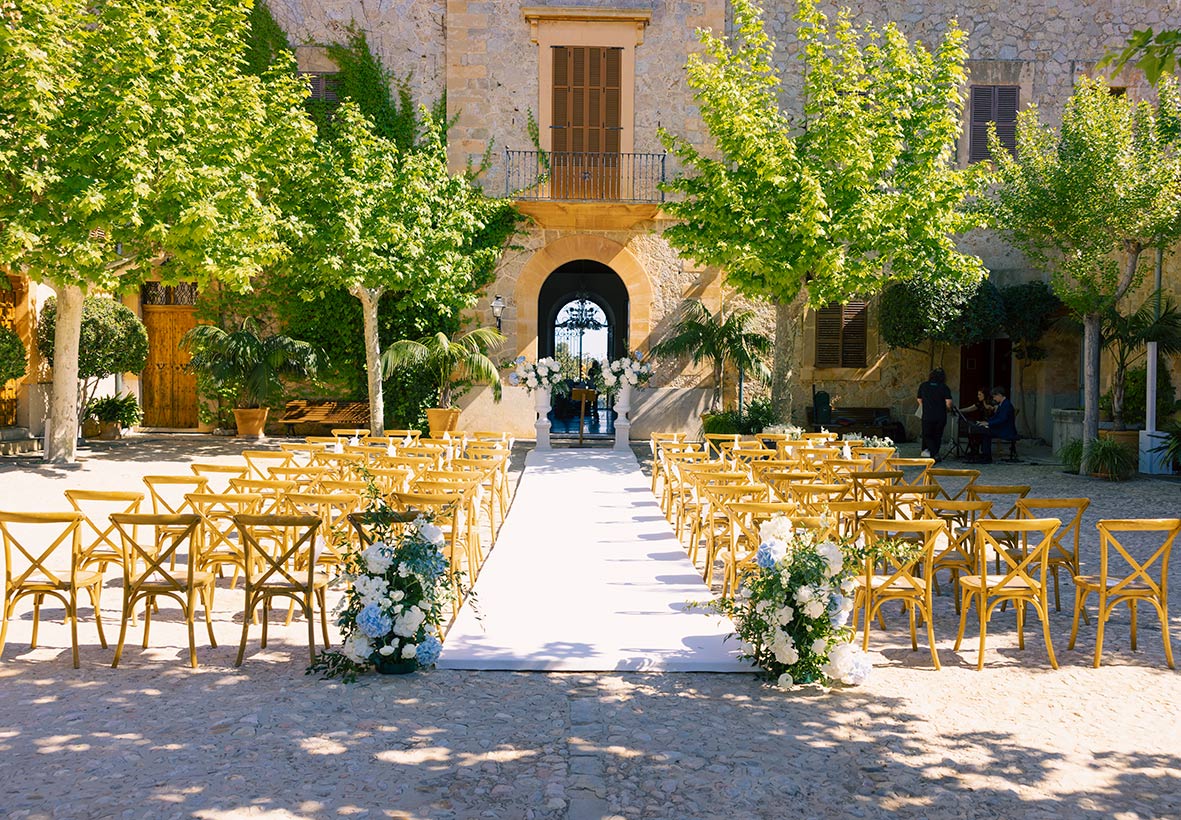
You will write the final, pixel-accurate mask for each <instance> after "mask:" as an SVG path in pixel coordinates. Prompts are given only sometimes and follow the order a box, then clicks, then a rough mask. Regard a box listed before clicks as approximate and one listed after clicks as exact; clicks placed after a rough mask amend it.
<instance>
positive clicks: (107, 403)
mask: <svg viewBox="0 0 1181 820" xmlns="http://www.w3.org/2000/svg"><path fill="white" fill-rule="evenodd" d="M83 417H85V418H94V419H95V420H97V421H104V422H108V423H110V422H116V423H118V424H119V426H120V427H134V426H135V425H137V424H139V422H140V420H141V419H143V417H144V414H143V411H142V410H141V409H140V407H139V402H137V401H136V400H135V396H134V395H132V394H131V393H127V394H125V395H122V396H103V397H102V398H99V399H94V400H92V401H90V402H87V404H86V408H85V410H84V411H83Z"/></svg>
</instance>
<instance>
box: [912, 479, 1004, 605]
mask: <svg viewBox="0 0 1181 820" xmlns="http://www.w3.org/2000/svg"><path fill="white" fill-rule="evenodd" d="M923 508H924V512H925V515H924V516H923V517H924V518H928V519H932V520H939V521H942V522H943V525H944V527H945V530H944V534H945V535H946V538H947V540H946V541H945V542H944V543H943V544H942V546H941V548H940V549H938V550H937V551H936V553H935V560H934V563H933V565H932V567H931V580H932V582H933V583H934V584H935V591H936V592H937V593H939V592H940V589H939V573H940V572H942V571H944V570H946V571H947V573H948V575H949V576H950V578H951V592H952V599H953V601H954V603H955V611H956V614H959V611H960V598H961V595H960V576H961V575H968V574H970V573H972V572H975V570H976V531H975V527H976V522H977V521H979V520H980V519H981V518H988V517H989V512H990V510H992V504H990V503H989V502H987V501H957V500H950V501H949V500H947V499H938V498H936V499H929V500H927V501H924V502H923Z"/></svg>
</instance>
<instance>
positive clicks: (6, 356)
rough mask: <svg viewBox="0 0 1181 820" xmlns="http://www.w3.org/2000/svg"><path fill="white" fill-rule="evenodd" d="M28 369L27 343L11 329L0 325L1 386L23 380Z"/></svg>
mask: <svg viewBox="0 0 1181 820" xmlns="http://www.w3.org/2000/svg"><path fill="white" fill-rule="evenodd" d="M28 367H29V353H28V351H27V350H25V343H24V342H22V341H21V337H20V336H17V335H16V332H15V331H13V330H12V329H11V328H7V327H4V326H3V325H0V386H2V385H3V384H4V383H5V382H8V381H11V380H12V379H23V378H24V377H25V373H26V372H28Z"/></svg>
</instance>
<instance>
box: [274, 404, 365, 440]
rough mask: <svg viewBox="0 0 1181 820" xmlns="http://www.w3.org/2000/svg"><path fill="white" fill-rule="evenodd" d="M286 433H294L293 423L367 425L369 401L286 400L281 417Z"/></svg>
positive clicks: (346, 425) (332, 425)
mask: <svg viewBox="0 0 1181 820" xmlns="http://www.w3.org/2000/svg"><path fill="white" fill-rule="evenodd" d="M279 421H280V422H281V423H283V424H286V425H287V435H289V436H293V435H295V425H297V424H308V425H315V426H317V427H364V428H366V429H368V427H369V402H367V401H331V400H327V399H294V400H292V401H289V402H287V405H286V407H285V408H284V411H283V418H281V419H279Z"/></svg>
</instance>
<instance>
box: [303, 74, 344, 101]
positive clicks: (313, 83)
mask: <svg viewBox="0 0 1181 820" xmlns="http://www.w3.org/2000/svg"><path fill="white" fill-rule="evenodd" d="M302 74H303V78H304V79H305V80H307V81H308V88H310V89H311V91H312V95H311V97H309V98H308V99H309V101H314V102H321V103H324V104H325V105H327V106H330V107H331V106H335V105H336V103H337V102H338V100H337V98H336V88H337V79H336V73H335V72H333V71H305V72H302Z"/></svg>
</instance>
